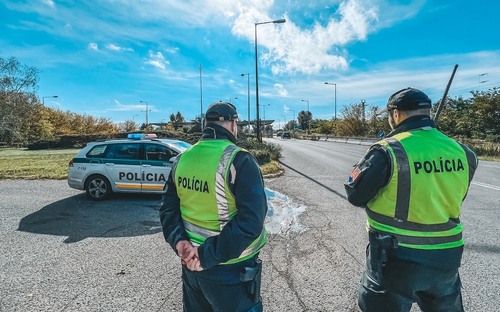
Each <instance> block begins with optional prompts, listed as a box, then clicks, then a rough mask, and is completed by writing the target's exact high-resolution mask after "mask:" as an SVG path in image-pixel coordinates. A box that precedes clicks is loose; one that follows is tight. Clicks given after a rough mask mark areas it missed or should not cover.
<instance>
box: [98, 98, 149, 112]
mask: <svg viewBox="0 0 500 312" xmlns="http://www.w3.org/2000/svg"><path fill="white" fill-rule="evenodd" d="M114 102H115V104H116V105H115V106H114V107H112V108H107V109H106V111H112V112H129V111H135V112H141V111H142V112H145V111H146V104H121V103H120V101H118V100H116V99H115V100H114ZM148 110H149V111H152V112H156V111H157V109H156V108H155V107H154V106H153V105H148Z"/></svg>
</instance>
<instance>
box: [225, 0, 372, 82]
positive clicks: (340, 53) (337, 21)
mask: <svg viewBox="0 0 500 312" xmlns="http://www.w3.org/2000/svg"><path fill="white" fill-rule="evenodd" d="M257 4H260V5H259V6H258V7H257V6H256V5H257ZM272 6H273V1H264V2H262V1H261V3H258V2H253V5H252V4H248V5H246V6H241V7H240V8H239V15H238V17H237V18H236V20H235V23H234V25H233V28H232V31H233V33H234V34H235V35H237V36H241V37H244V38H247V39H248V40H252V41H254V27H248V25H251V26H254V23H255V21H257V20H263V21H266V20H273V18H272V17H270V16H268V14H267V11H270V9H271V8H272ZM377 15H378V9H377V6H376V5H375V4H373V1H370V2H367V3H364V1H358V0H346V1H342V2H341V3H340V5H339V7H338V10H337V11H336V12H333V11H332V12H331V17H330V18H329V22H328V24H327V25H326V26H321V25H320V24H319V23H316V24H315V26H314V27H313V28H312V29H301V28H300V27H299V26H297V25H296V24H295V23H294V21H293V20H290V18H288V17H287V16H284V18H285V19H286V20H287V22H286V23H284V24H266V25H262V26H257V27H258V29H257V32H258V45H259V47H260V52H261V53H262V54H261V56H260V57H261V60H262V61H264V62H267V63H270V64H272V70H273V73H275V74H277V73H296V72H298V73H305V74H314V73H318V72H320V71H321V70H324V69H332V70H344V69H346V68H347V67H348V62H347V52H346V51H345V50H344V47H345V45H346V44H348V43H351V42H354V41H358V40H365V39H366V37H367V35H368V33H370V32H372V31H374V29H376V27H375V26H374V23H376V22H377V20H378V18H377ZM264 27H265V30H264ZM260 29H262V30H261V31H260V32H259V30H260ZM263 47H265V48H266V49H267V51H266V50H265V49H263ZM332 51H335V52H332Z"/></svg>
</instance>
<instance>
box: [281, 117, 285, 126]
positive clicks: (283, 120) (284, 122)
mask: <svg viewBox="0 0 500 312" xmlns="http://www.w3.org/2000/svg"><path fill="white" fill-rule="evenodd" d="M281 117H283V123H284V124H285V125H284V126H283V129H285V127H286V115H281Z"/></svg>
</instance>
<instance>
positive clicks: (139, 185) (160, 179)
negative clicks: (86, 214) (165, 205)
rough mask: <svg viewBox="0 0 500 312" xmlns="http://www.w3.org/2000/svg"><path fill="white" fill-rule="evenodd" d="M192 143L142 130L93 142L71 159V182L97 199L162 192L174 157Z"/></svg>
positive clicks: (69, 174) (69, 168)
mask: <svg viewBox="0 0 500 312" xmlns="http://www.w3.org/2000/svg"><path fill="white" fill-rule="evenodd" d="M190 146H191V144H189V143H186V142H184V141H179V140H171V139H158V138H156V135H145V134H142V133H134V134H129V135H128V139H120V140H107V141H98V142H93V143H89V144H87V146H86V147H85V148H83V149H82V150H81V151H80V152H79V153H78V154H77V155H76V156H75V157H74V158H73V159H71V161H70V162H69V165H68V185H69V186H70V187H72V188H75V189H79V190H85V191H86V192H87V195H88V196H89V197H90V198H91V199H93V200H102V199H104V198H106V197H107V196H109V194H111V192H129V193H161V192H162V191H163V186H164V185H165V182H166V181H167V178H168V174H169V173H170V168H171V166H172V160H173V158H174V157H176V156H177V155H179V154H180V153H182V152H184V151H185V150H186V149H188V148H189V147H190Z"/></svg>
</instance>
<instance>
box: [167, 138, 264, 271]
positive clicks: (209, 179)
mask: <svg viewBox="0 0 500 312" xmlns="http://www.w3.org/2000/svg"><path fill="white" fill-rule="evenodd" d="M242 150H243V149H242V148H240V147H238V146H236V145H234V144H233V143H232V142H231V141H229V140H200V141H198V143H196V144H195V145H193V146H192V147H191V148H189V149H188V150H186V151H185V152H184V153H183V154H182V156H181V158H180V159H179V161H178V163H177V164H176V165H175V168H173V169H172V170H174V173H173V178H174V180H175V181H174V183H175V185H176V187H177V195H178V196H179V198H180V210H181V216H182V220H183V223H184V227H185V229H186V232H187V234H188V236H189V239H190V241H191V243H192V244H193V245H195V246H198V245H201V244H202V243H203V242H204V241H205V240H206V239H207V238H208V237H210V236H215V235H219V233H220V232H221V231H222V229H223V228H224V226H226V224H227V223H228V222H229V221H231V219H232V218H233V217H234V216H235V215H236V214H237V213H238V209H237V207H236V202H235V198H234V196H233V194H232V193H231V191H230V189H229V183H228V182H229V181H228V179H229V172H230V170H234V166H233V165H232V162H233V159H234V157H235V156H236V154H237V153H238V152H239V151H242ZM232 177H233V178H234V177H235V173H234V172H233V174H232ZM265 243H266V231H265V228H264V227H263V229H262V232H261V234H260V235H259V237H258V238H257V239H255V240H254V241H253V242H252V243H251V244H250V245H249V246H248V247H247V248H246V249H245V250H244V251H243V252H242V253H241V255H240V256H239V257H238V258H235V259H231V260H229V261H227V262H224V263H221V264H231V263H237V262H240V261H243V260H246V259H249V258H251V257H253V256H254V255H255V254H256V253H257V252H259V250H260V249H262V247H263V246H264V245H265Z"/></svg>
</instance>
